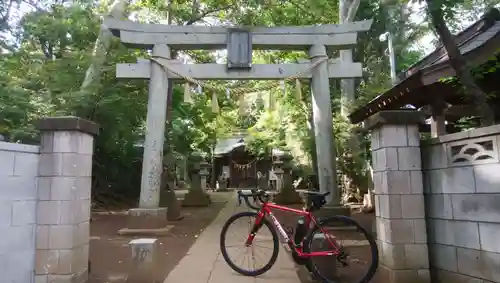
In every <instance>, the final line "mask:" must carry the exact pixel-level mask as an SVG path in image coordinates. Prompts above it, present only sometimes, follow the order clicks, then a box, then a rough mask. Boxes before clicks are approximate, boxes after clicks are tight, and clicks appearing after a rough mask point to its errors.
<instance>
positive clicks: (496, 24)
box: [349, 9, 500, 123]
mask: <svg viewBox="0 0 500 283" xmlns="http://www.w3.org/2000/svg"><path fill="white" fill-rule="evenodd" d="M455 38H456V40H457V44H458V47H459V49H460V52H461V53H462V54H463V55H464V56H465V59H466V61H467V62H468V63H469V64H471V65H472V66H480V65H481V64H483V63H485V62H487V61H488V60H489V59H490V58H491V57H492V56H494V55H495V54H496V53H497V52H498V50H499V48H500V11H499V10H497V9H492V10H490V11H489V12H488V13H486V14H485V15H484V16H483V17H482V18H481V19H480V20H479V21H477V22H475V23H474V24H472V25H471V26H470V27H468V28H467V29H465V30H464V31H462V32H460V33H459V34H457V35H456V36H455ZM454 75H455V71H454V70H453V68H452V67H451V65H450V62H449V60H448V54H447V53H446V50H445V48H444V47H443V46H442V45H441V46H439V47H438V48H437V49H436V50H434V51H433V52H432V53H430V54H429V55H427V56H426V57H424V58H423V59H422V60H420V61H419V62H417V63H416V64H414V65H413V66H411V67H410V68H409V69H408V70H407V71H405V72H403V73H401V74H400V75H399V79H400V82H399V83H398V84H397V85H395V86H394V87H392V88H391V89H389V90H387V91H386V92H385V93H383V94H380V95H379V96H377V97H376V98H375V99H373V100H372V101H370V102H369V103H367V104H366V105H364V106H361V107H359V108H357V109H356V110H354V111H353V112H352V113H351V114H350V115H349V119H350V120H351V122H352V123H359V122H362V121H364V120H365V119H366V118H368V117H370V116H371V115H373V114H375V113H377V112H379V111H382V110H394V109H399V108H401V107H403V106H405V105H407V104H411V105H413V106H415V107H416V108H420V107H421V106H425V105H427V104H429V103H430V101H431V100H432V99H433V98H434V96H435V95H436V94H450V93H452V94H454V93H455V92H456V90H454V89H453V87H452V86H447V85H446V84H444V83H440V82H439V81H440V79H442V78H446V77H451V76H454ZM449 97H450V95H448V98H449ZM445 100H446V98H445ZM455 100H456V99H455Z"/></svg>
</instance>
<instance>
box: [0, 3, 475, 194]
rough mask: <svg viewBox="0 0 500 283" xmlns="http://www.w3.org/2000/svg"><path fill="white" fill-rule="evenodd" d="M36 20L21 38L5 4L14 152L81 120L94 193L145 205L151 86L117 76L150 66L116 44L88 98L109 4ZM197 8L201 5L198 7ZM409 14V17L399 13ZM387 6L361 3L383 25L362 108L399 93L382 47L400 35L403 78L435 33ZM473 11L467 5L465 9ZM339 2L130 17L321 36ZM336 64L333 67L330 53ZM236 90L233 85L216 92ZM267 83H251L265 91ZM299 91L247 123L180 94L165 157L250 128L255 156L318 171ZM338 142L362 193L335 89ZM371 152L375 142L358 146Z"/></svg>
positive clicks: (259, 54)
mask: <svg viewBox="0 0 500 283" xmlns="http://www.w3.org/2000/svg"><path fill="white" fill-rule="evenodd" d="M33 4H34V5H35V8H34V11H33V12H30V13H27V14H26V15H24V16H23V18H22V19H21V21H20V24H19V26H18V27H11V26H9V25H7V24H6V23H7V22H6V20H5V19H3V16H4V15H6V11H7V8H8V2H6V1H1V0H0V32H2V31H7V32H8V33H9V34H10V35H11V36H12V40H9V41H6V40H3V39H2V38H1V37H0V41H1V43H2V45H0V46H1V47H2V48H3V49H6V50H10V52H9V53H8V54H5V55H3V56H2V57H0V133H5V134H7V136H8V137H9V139H10V140H11V141H14V142H18V141H19V142H28V143H36V142H37V132H36V130H35V129H34V128H33V124H34V121H35V120H37V119H39V118H40V117H45V116H54V115H77V116H80V117H84V118H87V119H91V120H93V121H95V122H97V123H98V124H99V125H100V126H101V134H100V135H99V136H98V137H97V138H96V140H95V159H94V164H95V168H94V192H96V193H97V194H100V195H107V196H109V197H113V198H116V197H117V195H121V196H123V197H125V196H131V197H135V196H137V194H138V192H139V190H138V189H139V187H140V182H139V181H140V171H141V158H142V148H141V146H140V145H141V144H142V142H143V140H144V130H145V129H144V128H145V117H146V108H147V96H148V84H147V81H140V80H117V79H116V78H115V71H114V70H115V69H114V65H115V64H116V63H119V62H122V63H123V62H135V60H136V58H138V57H147V56H148V55H147V54H146V53H145V52H141V51H137V50H133V49H127V48H125V47H124V46H123V45H121V44H120V43H119V42H118V41H117V40H115V41H114V42H113V43H112V44H111V46H110V47H109V52H108V54H107V58H106V63H105V66H104V67H103V70H102V74H101V78H100V79H99V82H98V83H96V84H94V85H92V86H91V88H90V89H89V90H86V91H84V92H82V91H81V90H80V87H81V84H82V81H83V79H84V77H85V72H86V70H87V68H88V67H89V66H90V64H91V61H92V58H93V56H94V55H93V54H92V52H93V50H92V49H93V46H94V44H95V41H96V39H97V37H98V35H99V28H100V18H99V17H100V15H102V13H104V11H106V10H107V9H108V8H107V6H108V5H109V4H110V3H108V1H102V2H94V1H75V2H72V4H68V3H65V4H64V5H62V4H60V2H55V3H53V2H50V1H45V0H44V1H33ZM193 5H195V6H193ZM397 5H403V6H397ZM397 5H396V6H387V5H381V4H380V1H378V0H366V1H365V0H363V1H361V4H360V7H359V10H358V13H357V14H356V19H359V20H361V19H370V18H373V19H374V24H373V28H372V30H370V31H369V32H368V33H367V34H363V35H360V40H359V44H358V46H357V47H356V48H355V50H354V57H355V58H354V60H355V61H359V62H362V63H363V64H364V67H365V68H364V70H365V74H364V77H363V78H362V79H361V80H358V81H357V86H358V99H357V101H358V103H362V102H364V101H367V100H370V99H372V98H373V97H374V96H376V95H378V94H380V93H381V92H382V91H384V90H385V89H387V88H388V87H390V80H389V77H390V75H389V65H388V58H387V56H385V49H386V47H387V46H386V43H382V42H379V41H378V40H376V39H377V38H378V36H379V35H380V34H382V33H384V32H385V31H387V30H389V31H391V32H392V33H393V34H394V35H395V36H394V38H395V49H396V53H397V54H398V58H397V62H398V70H403V69H406V68H408V67H409V66H410V65H412V64H413V63H415V61H417V60H418V58H419V57H420V56H421V55H422V54H421V53H420V52H419V51H418V50H417V51H415V50H413V51H412V50H411V46H412V44H413V42H414V41H415V40H416V39H418V38H419V37H421V36H422V35H423V34H424V33H425V32H427V31H428V28H427V27H426V26H425V25H420V24H413V23H410V22H409V21H407V18H408V11H407V10H405V9H400V8H404V5H405V4H397ZM464 5H465V4H464ZM338 6H339V2H338V1H325V0H320V1H318V0H314V1H313V0H305V1H298V0H292V1H252V0H250V1H244V2H240V1H235V0H201V1H185V0H171V1H157V0H141V1H135V2H134V3H132V4H131V6H130V7H129V12H134V15H136V17H137V18H138V19H139V20H141V21H149V22H159V21H160V20H164V19H166V17H167V14H170V15H171V16H172V22H173V23H174V24H182V25H190V24H194V23H203V22H205V23H207V22H208V23H209V24H214V23H215V24H234V25H262V26H282V25H320V24H332V23H336V22H337V19H338ZM374 39H375V40H374ZM180 54H182V55H183V56H187V57H189V58H190V59H192V60H194V61H196V62H213V61H215V58H216V56H215V55H214V54H213V53H210V52H204V51H189V52H183V53H180ZM332 56H336V54H333V55H332ZM300 58H306V54H305V53H304V52H275V51H256V52H254V62H258V63H275V62H296V61H297V60H298V59H300ZM219 83H220V84H225V85H226V86H227V87H229V88H230V87H237V86H238V84H237V83H234V82H219ZM261 83H265V82H248V83H246V84H247V85H248V86H253V85H254V86H257V85H258V84H261ZM294 87H295V86H294V85H292V84H290V85H287V86H286V93H285V94H284V93H283V91H282V90H281V89H273V90H270V91H269V92H264V93H263V94H259V95H247V96H246V98H245V99H246V102H247V103H248V105H249V109H248V113H247V115H245V116H241V115H240V114H239V110H238V102H237V101H235V100H236V98H234V97H232V98H231V99H227V98H226V97H225V94H222V93H220V94H218V98H219V104H220V112H221V113H220V114H218V115H216V114H214V113H212V112H211V109H210V97H211V95H212V94H211V93H210V94H208V93H204V94H203V95H195V96H196V99H195V103H194V104H192V105H190V104H185V103H184V102H183V90H182V87H181V86H177V85H176V86H175V87H174V90H173V98H172V107H171V109H169V111H171V113H172V121H171V123H170V125H169V126H170V131H168V135H167V145H168V146H165V150H166V151H168V152H167V153H169V154H170V153H171V154H174V155H182V156H191V155H197V156H198V155H202V156H207V155H209V154H210V152H211V150H212V148H213V146H214V144H215V141H216V139H217V137H223V136H225V135H228V134H230V133H231V132H232V131H234V130H235V129H248V132H249V134H250V138H249V145H248V148H249V150H251V151H253V152H254V153H256V154H257V155H258V156H265V155H266V154H268V153H269V152H270V151H271V150H272V149H274V148H277V149H282V150H287V151H290V152H291V153H292V154H293V155H294V156H295V160H296V163H297V166H298V167H300V168H302V170H303V171H312V169H311V168H312V166H311V164H312V162H313V160H314V151H315V144H314V138H313V135H312V134H311V129H310V119H311V116H310V112H311V106H310V105H311V98H310V97H311V94H310V92H309V85H308V84H307V83H306V82H303V85H302V99H298V98H297V97H296V96H295V95H294ZM270 93H271V94H272V96H273V97H274V98H275V100H276V105H277V106H276V109H275V110H273V111H270V110H269V109H267V108H266V107H265V106H264V105H265V104H266V103H263V101H267V100H269V97H268V96H269V94H270ZM331 93H332V100H333V102H332V109H334V111H335V113H334V133H335V144H336V150H337V155H338V161H337V163H338V167H339V169H340V170H341V171H342V172H343V173H344V174H346V175H348V176H349V177H350V179H351V180H352V182H353V183H354V185H355V186H358V187H364V186H366V185H365V184H364V182H365V181H363V180H364V178H365V177H364V176H363V173H362V172H364V171H363V168H364V166H365V160H366V156H364V155H365V153H364V152H361V153H360V154H361V156H356V154H354V153H353V152H352V146H351V140H352V136H353V135H354V133H355V131H356V128H355V127H354V126H352V125H350V124H349V123H348V122H347V121H345V120H344V118H341V117H340V115H338V114H337V112H338V109H340V103H339V97H340V93H339V88H338V85H334V86H333V87H332V92H331ZM360 142H361V144H362V147H364V144H365V142H366V137H362V138H361V141H360Z"/></svg>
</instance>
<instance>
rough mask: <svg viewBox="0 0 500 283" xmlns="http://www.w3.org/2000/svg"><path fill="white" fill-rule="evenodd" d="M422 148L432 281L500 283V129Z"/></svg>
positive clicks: (435, 141)
mask: <svg viewBox="0 0 500 283" xmlns="http://www.w3.org/2000/svg"><path fill="white" fill-rule="evenodd" d="M421 148H422V167H423V177H424V195H425V204H426V216H427V229H428V242H429V259H430V266H431V271H432V277H433V282H435V283H445V282H446V283H448V282H454V283H462V282H464V283H465V282H474V283H487V282H496V283H498V282H500V242H499V240H500V125H496V126H491V127H485V128H480V129H476V130H472V131H468V132H462V133H456V134H449V135H444V136H441V137H439V138H436V139H432V140H430V141H426V142H424V143H423V144H422V147H421Z"/></svg>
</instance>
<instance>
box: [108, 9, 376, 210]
mask: <svg viewBox="0 0 500 283" xmlns="http://www.w3.org/2000/svg"><path fill="white" fill-rule="evenodd" d="M371 24H372V20H366V21H360V22H352V23H347V24H342V25H322V26H307V27H277V28H261V27H246V28H233V27H222V26H217V27H204V26H173V25H161V24H141V23H135V22H132V21H120V20H116V19H114V18H106V19H105V20H104V25H105V26H106V27H108V29H109V30H111V32H112V33H113V34H114V35H115V36H117V37H119V38H120V40H121V42H123V43H124V44H125V45H127V46H129V47H133V48H141V49H152V60H150V61H144V60H140V61H138V62H137V63H135V64H118V65H117V67H116V77H117V78H129V79H132V78H140V79H149V80H150V82H149V97H148V110H147V111H148V112H147V128H146V138H145V143H144V157H143V167H142V177H141V194H140V202H139V208H140V209H141V210H148V209H153V210H154V209H157V208H158V205H159V196H160V178H161V170H159V168H161V166H162V158H163V156H162V154H163V143H164V136H165V135H164V132H165V117H166V111H167V110H166V109H167V86H168V84H169V83H173V82H174V81H175V80H182V79H183V78H182V77H180V76H179V75H178V74H181V75H183V76H184V77H186V76H189V77H192V78H196V79H197V80H281V79H285V78H288V77H291V76H294V75H296V74H300V73H303V74H301V75H299V76H298V77H299V78H300V79H311V81H312V82H311V88H312V110H313V118H314V119H313V120H314V129H315V131H314V132H315V140H316V152H317V156H318V164H317V166H318V175H319V176H318V179H319V185H320V191H323V192H326V191H331V192H332V194H331V196H332V199H331V204H333V205H339V204H340V192H338V190H337V183H336V180H335V179H336V168H335V167H334V166H335V165H334V162H333V160H335V151H334V146H333V144H332V143H333V129H332V127H333V125H332V123H333V121H332V110H331V99H330V83H329V80H330V79H343V78H356V77H361V75H362V64H361V63H354V62H342V61H340V60H338V59H330V60H325V59H326V58H328V55H327V49H328V50H332V49H334V50H343V49H350V48H352V47H353V46H354V45H355V44H356V42H357V33H358V32H365V31H368V30H369V29H370V27H371ZM224 48H227V51H228V52H227V53H228V63H227V65H225V64H190V65H187V64H182V63H181V62H179V61H175V60H170V54H171V52H170V51H171V49H175V50H193V49H197V50H217V49H224ZM252 49H271V50H308V52H309V56H310V58H311V60H310V61H307V62H300V63H297V64H255V65H252ZM312 66H315V67H314V68H311V70H310V71H307V72H304V70H308V68H310V67H312Z"/></svg>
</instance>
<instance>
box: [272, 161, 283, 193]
mask: <svg viewBox="0 0 500 283" xmlns="http://www.w3.org/2000/svg"><path fill="white" fill-rule="evenodd" d="M273 172H274V174H275V175H276V178H277V180H276V189H277V190H278V191H281V188H282V187H283V160H281V159H280V156H276V159H275V160H274V161H273Z"/></svg>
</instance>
